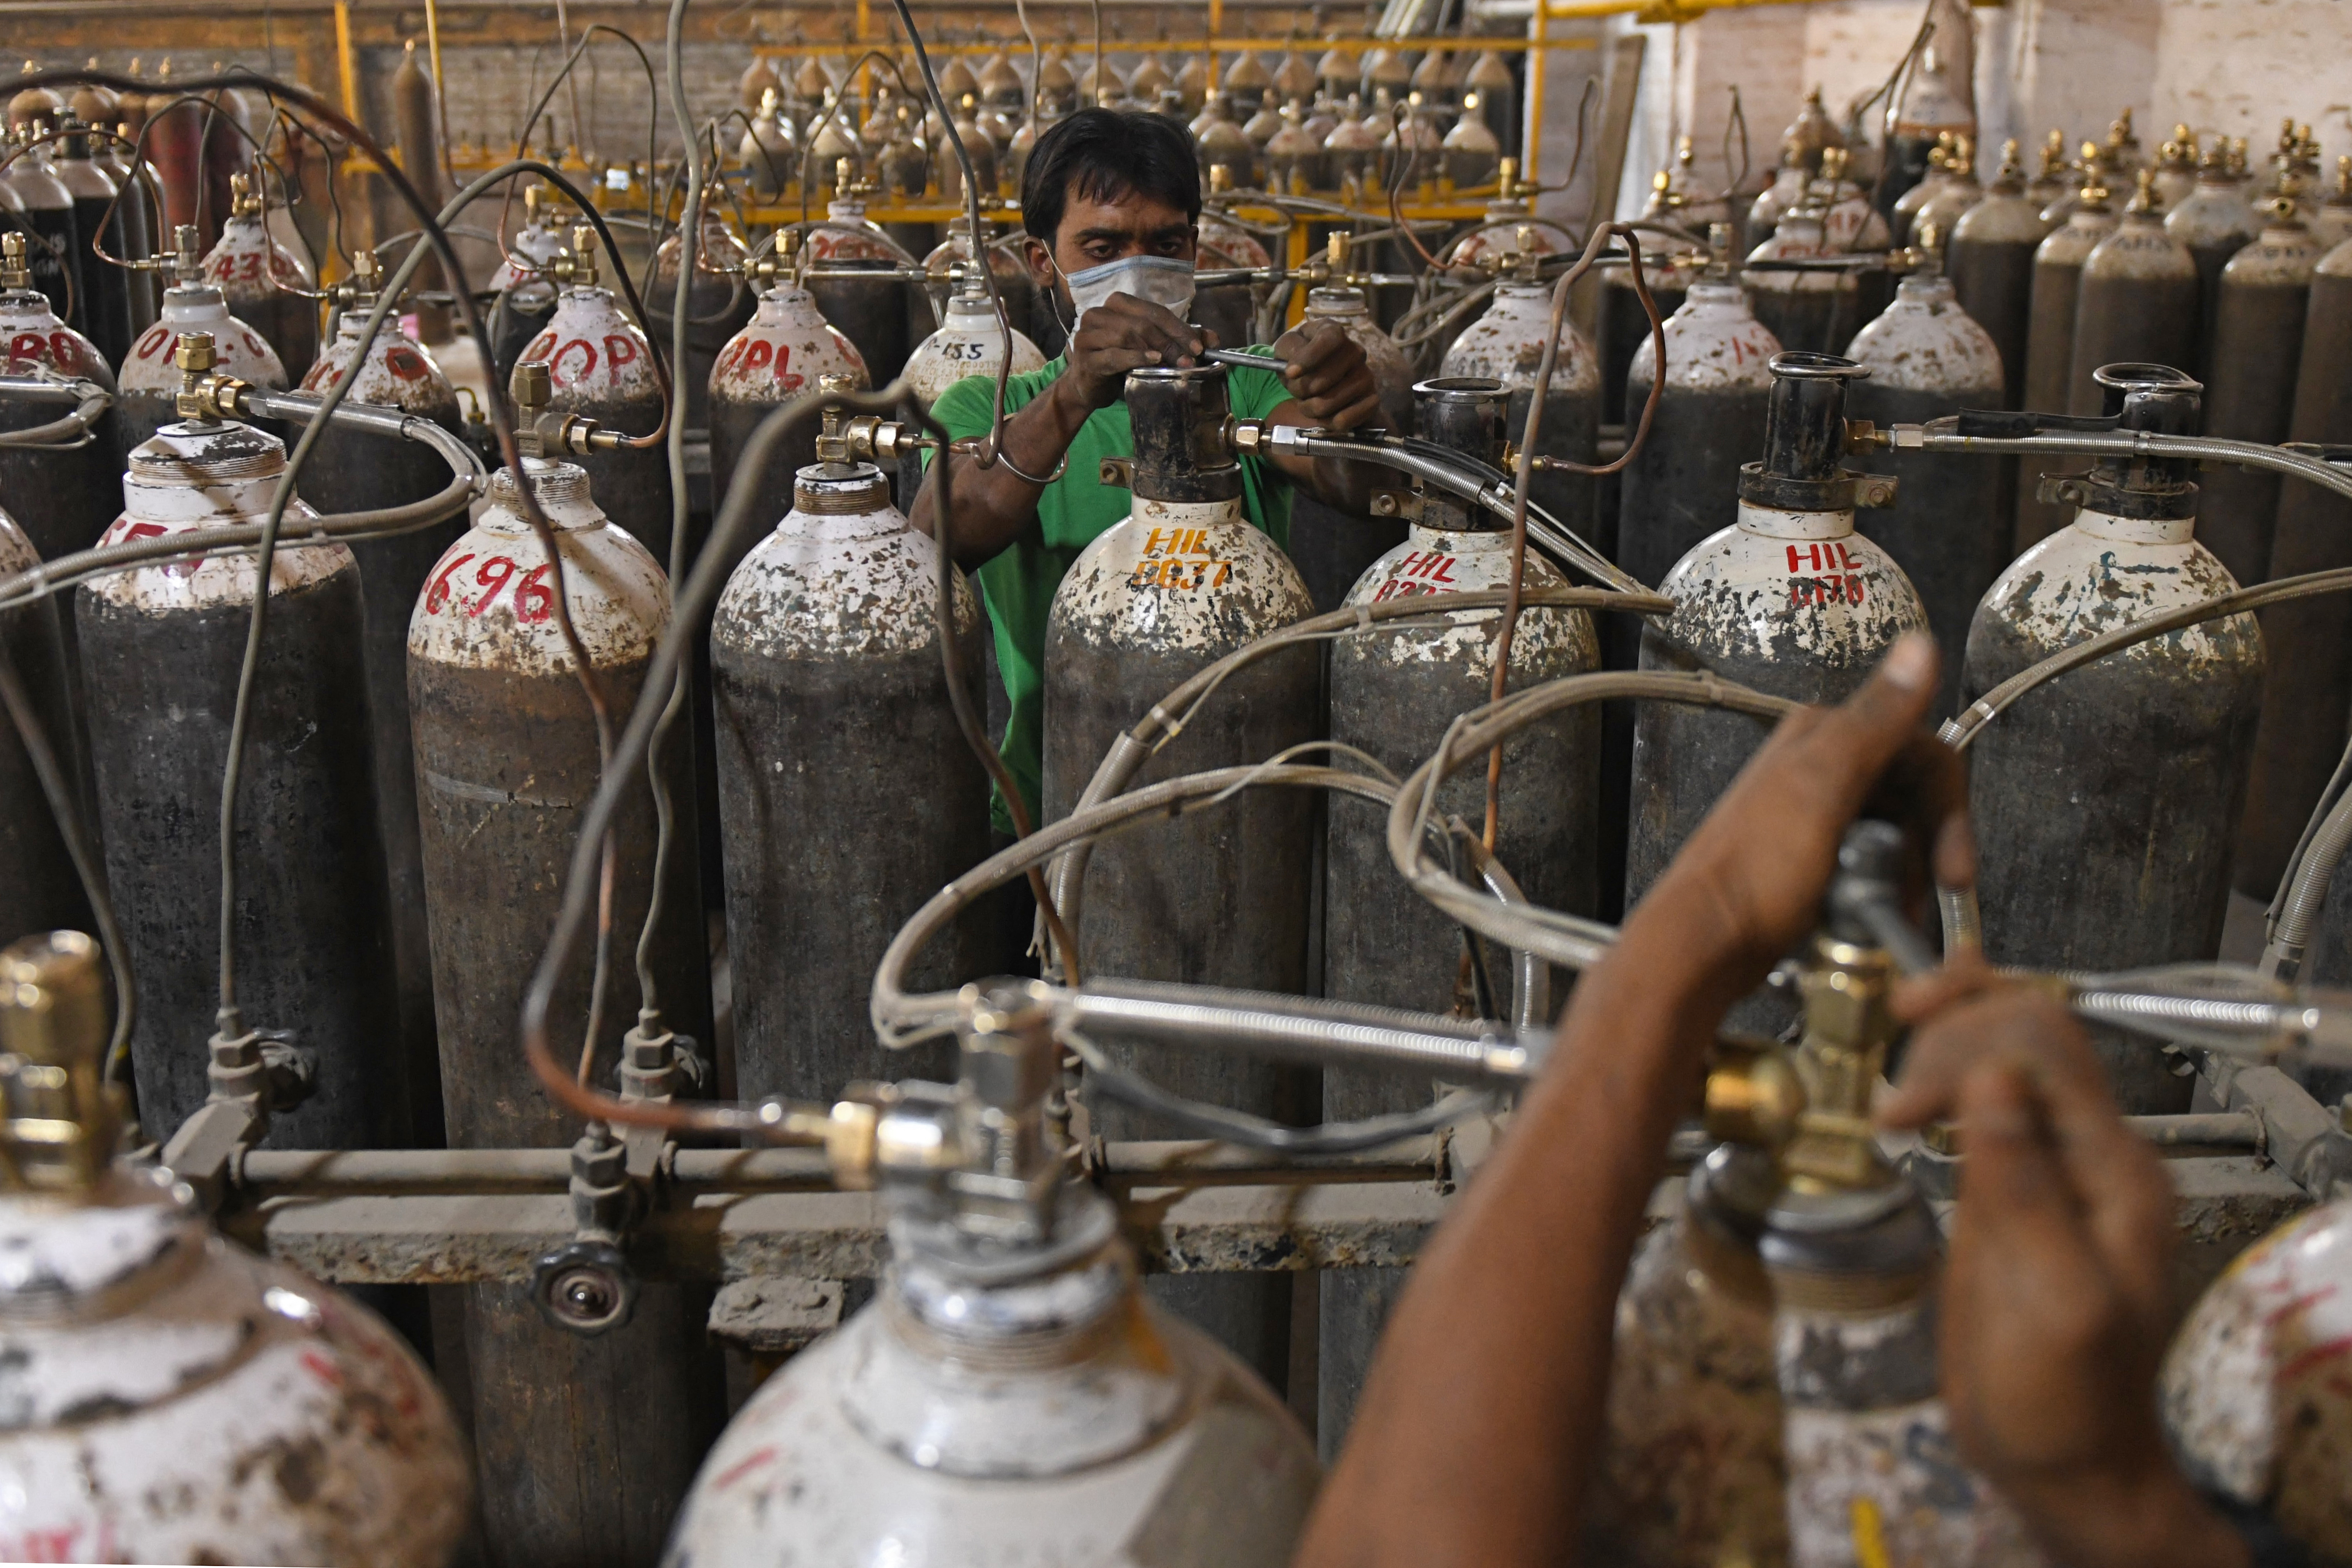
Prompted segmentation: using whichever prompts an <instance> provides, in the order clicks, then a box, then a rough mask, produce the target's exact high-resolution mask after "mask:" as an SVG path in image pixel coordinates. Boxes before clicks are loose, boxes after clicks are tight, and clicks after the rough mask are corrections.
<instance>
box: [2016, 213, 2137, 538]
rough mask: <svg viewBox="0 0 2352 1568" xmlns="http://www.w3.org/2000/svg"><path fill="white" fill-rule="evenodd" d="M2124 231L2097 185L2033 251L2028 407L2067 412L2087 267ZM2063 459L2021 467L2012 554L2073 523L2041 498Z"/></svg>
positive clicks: (2027, 357) (2028, 316) (2028, 323)
mask: <svg viewBox="0 0 2352 1568" xmlns="http://www.w3.org/2000/svg"><path fill="white" fill-rule="evenodd" d="M2115 226H2116V218H2115V215H2114V214H2113V213H2112V212H2110V211H2109V210H2108V208H2107V193H2106V188H2105V186H2103V185H2101V184H2098V183H2097V181H2096V180H2095V179H2094V180H2093V181H2092V182H2091V183H2090V184H2086V185H2084V187H2083V201H2082V204H2081V205H2078V206H2077V207H2075V208H2074V211H2073V212H2071V213H2069V214H2067V215H2066V221H2065V223H2064V224H2063V225H2062V226H2059V227H2057V228H2055V229H2053V230H2052V231H2051V233H2050V237H2048V238H2047V239H2044V240H2043V241H2042V243H2041V245H2040V246H2038V247H2035V249H2034V252H2033V288H2032V293H2031V295H2030V296H2029V300H2030V302H2029V304H2028V307H2027V310H2026V328H2025V393H2024V405H2025V406H2026V407H2028V408H2035V409H2040V410H2041V411H2042V412H2043V413H2045V414H2063V413H2065V412H2066V411H2067V406H2068V403H2069V401H2070V399H2071V396H2072V394H2073V390H2074V318H2075V305H2076V302H2077V301H2078V300H2080V299H2081V297H2082V292H2083V264H2084V262H2086V261H2088V260H2089V259H2090V258H2091V252H2092V251H2094V250H2095V249H2097V248H2098V247H2099V242H2100V241H2101V240H2103V239H2105V238H2106V237H2107V235H2108V234H2109V233H2110V232H2112V231H2113V230H2114V228H2115ZM2059 466H2060V465H2059V463H2058V462H2057V461H2056V460H2047V461H2037V460H2035V459H2032V458H2027V459H2026V460H2024V461H2023V462H2021V463H2020V464H2019V465H2018V472H2017V531H2016V534H2015V536H2014V537H2013V538H2012V539H2011V548H2012V549H2014V550H2017V551H2024V550H2026V549H2028V548H2030V547H2032V545H2034V544H2038V543H2040V542H2042V540H2043V539H2045V538H2047V537H2049V535H2050V534H2052V533H2053V532H2055V531H2057V530H2059V529H2061V528H2063V527H2064V526H2065V525H2066V509H2065V508H2063V507H2062V506H2056V505H2053V504H2051V503H2049V502H2046V501H2043V500H2041V499H2040V496H2041V484H2042V475H2043V474H2045V473H2050V472H2053V471H2055V470H2056V468H2058V467H2059Z"/></svg>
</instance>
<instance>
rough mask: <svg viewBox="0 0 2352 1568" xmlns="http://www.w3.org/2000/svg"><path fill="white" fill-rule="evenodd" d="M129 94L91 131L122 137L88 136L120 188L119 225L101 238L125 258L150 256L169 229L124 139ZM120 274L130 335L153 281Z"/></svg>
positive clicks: (145, 317)
mask: <svg viewBox="0 0 2352 1568" xmlns="http://www.w3.org/2000/svg"><path fill="white" fill-rule="evenodd" d="M135 96H136V95H135V94H126V95H125V97H124V99H123V100H122V102H121V105H120V106H118V108H117V110H116V112H117V113H118V114H121V115H122V119H121V120H120V121H116V120H108V121H105V122H103V123H100V124H96V125H95V126H94V129H95V130H97V131H100V132H109V131H110V132H115V133H116V135H118V136H120V137H122V138H124V140H121V141H115V140H111V139H110V138H108V137H106V136H103V135H94V136H92V137H91V139H90V150H89V153H90V162H91V163H96V164H97V165H98V166H99V167H100V169H102V170H104V171H105V173H106V176H107V178H109V179H110V180H112V181H113V182H114V184H115V186H116V188H118V189H119V190H121V192H122V205H121V206H119V207H117V208H115V211H114V221H115V224H116V225H117V227H113V228H109V229H108V230H107V231H106V235H105V239H106V248H107V250H108V251H109V252H110V253H111V254H113V255H116V256H120V257H121V258H124V259H125V260H135V259H137V258H142V257H148V256H152V255H155V254H156V253H157V252H158V251H159V250H161V249H162V247H163V244H164V241H165V239H166V237H168V236H169V235H170V232H171V231H170V230H168V229H166V228H164V227H163V224H162V221H161V218H160V216H159V215H158V213H157V212H156V209H155V204H154V202H153V201H152V199H151V198H150V196H149V195H148V187H147V185H146V184H145V183H144V182H143V181H142V179H141V178H140V176H141V175H142V174H145V175H147V176H148V177H149V178H152V176H153V174H154V171H153V170H152V168H149V167H148V166H147V164H146V163H145V161H144V160H133V159H132V157H131V141H130V139H131V138H135V137H136V136H137V135H138V132H136V131H134V130H131V129H130V120H129V116H128V113H127V112H126V111H127V110H128V107H129V104H130V100H131V98H132V97H135ZM123 278H124V288H125V289H127V290H128V292H129V294H130V296H131V336H132V337H134V338H136V337H137V336H138V335H139V334H140V333H141V332H142V331H146V330H147V327H148V326H149V324H150V323H152V321H154V320H155V310H156V301H155V286H154V284H153V282H152V279H151V277H150V275H149V274H148V273H145V272H127V273H125V274H124V275H123Z"/></svg>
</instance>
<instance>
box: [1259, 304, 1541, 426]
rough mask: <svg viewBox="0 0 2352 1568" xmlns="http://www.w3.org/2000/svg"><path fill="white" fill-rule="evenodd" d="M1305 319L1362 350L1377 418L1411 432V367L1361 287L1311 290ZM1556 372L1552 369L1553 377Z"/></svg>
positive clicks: (1388, 424)
mask: <svg viewBox="0 0 2352 1568" xmlns="http://www.w3.org/2000/svg"><path fill="white" fill-rule="evenodd" d="M1306 319H1307V321H1329V322H1331V323H1332V324H1333V325H1335V326H1337V327H1338V328H1339V330H1340V331H1343V332H1345V333H1347V334H1348V338H1349V342H1353V343H1354V344H1355V345H1356V346H1357V347H1358V348H1360V349H1361V350H1363V351H1364V362H1365V364H1366V365H1367V367H1368V368H1369V369H1370V371H1371V373H1372V384H1374V385H1375V386H1377V387H1378V388H1379V389H1380V395H1381V418H1382V419H1383V420H1385V421H1387V427H1388V429H1389V431H1390V432H1391V434H1393V435H1398V436H1410V435H1412V365H1410V364H1408V363H1406V362H1405V356H1404V351H1403V350H1402V349H1401V348H1399V347H1397V341H1396V340H1395V339H1394V338H1392V337H1391V336H1389V335H1388V333H1387V332H1385V331H1381V324H1380V322H1378V321H1374V320H1373V319H1372V312H1371V309H1370V306H1368V305H1367V304H1366V303H1365V302H1364V291H1363V290H1362V289H1328V288H1327V289H1309V290H1308V291H1307V315H1306ZM1556 375H1557V373H1556V372H1555V376H1556Z"/></svg>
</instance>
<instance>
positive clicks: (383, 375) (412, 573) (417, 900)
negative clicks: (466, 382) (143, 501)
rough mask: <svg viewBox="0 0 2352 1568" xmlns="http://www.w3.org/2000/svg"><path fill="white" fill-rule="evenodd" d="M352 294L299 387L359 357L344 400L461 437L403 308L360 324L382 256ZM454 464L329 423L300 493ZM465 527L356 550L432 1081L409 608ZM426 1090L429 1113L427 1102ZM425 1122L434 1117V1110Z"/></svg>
mask: <svg viewBox="0 0 2352 1568" xmlns="http://www.w3.org/2000/svg"><path fill="white" fill-rule="evenodd" d="M352 262H353V265H354V266H355V267H357V268H359V270H358V271H357V272H356V273H355V274H354V275H353V289H354V291H353V293H352V295H351V296H350V297H349V298H348V299H347V300H345V302H344V306H343V313H342V320H341V322H339V323H338V325H337V327H336V331H335V337H334V341H333V342H330V343H328V344H327V345H326V347H325V349H324V351H323V352H321V353H320V355H319V357H318V359H317V360H316V361H315V362H314V363H312V364H311V366H310V374H308V375H306V376H304V377H303V378H302V390H303V391H305V392H312V393H318V394H320V395H325V394H326V393H327V392H328V391H329V390H331V388H332V387H333V386H334V384H335V383H336V380H337V379H338V378H339V377H341V376H342V375H343V374H345V373H346V372H347V371H348V370H349V369H350V367H351V366H352V363H354V362H357V363H358V365H359V368H358V370H357V372H356V373H353V374H352V387H351V391H350V392H349V393H347V394H346V395H345V397H344V401H345V402H346V403H364V404H371V405H374V406H377V407H380V408H397V409H399V410H400V411H401V412H403V413H404V414H411V415H415V416H416V417H417V418H419V419H425V420H430V421H431V422H432V423H434V424H436V425H438V426H441V427H442V428H443V429H444V430H446V431H448V432H449V433H450V434H451V435H453V436H462V435H463V434H464V431H465V420H464V417H463V416H462V415H460V414H459V412H458V409H457V393H456V392H455V391H454V390H453V389H452V388H451V387H450V384H449V378H448V377H446V376H445V375H443V374H441V367H440V366H439V365H437V364H436V363H434V361H433V355H432V353H431V352H430V351H429V350H427V349H426V348H425V345H424V344H422V343H420V342H417V341H416V340H415V338H412V337H410V336H409V335H408V334H407V333H406V332H404V331H401V329H400V325H399V317H398V316H397V315H394V316H390V317H387V318H386V319H385V321H384V328H383V331H382V332H379V333H378V334H377V335H376V337H375V340H374V341H373V342H366V343H362V341H361V336H360V334H361V331H362V329H363V328H364V327H365V326H366V324H367V318H368V314H369V312H370V311H371V310H373V309H374V305H375V294H374V289H375V286H376V284H377V282H378V281H380V274H379V273H378V272H377V269H376V267H375V257H374V256H373V254H372V253H371V252H368V251H365V250H362V251H360V252H359V253H358V254H357V255H356V256H354V257H353V258H352ZM449 478H450V471H449V464H448V462H447V460H446V458H443V457H442V456H441V455H440V454H439V453H437V452H436V451H435V450H433V448H431V447H425V446H422V445H420V444H418V443H417V442H415V441H408V440H402V439H400V438H398V437H390V436H381V435H377V434H375V433H374V432H373V431H368V430H355V429H352V428H350V427H348V426H342V425H339V424H332V423H331V424H329V425H328V426H327V427H326V428H325V429H324V430H321V431H320V432H319V437H318V440H317V443H316V444H315V445H314V446H312V447H311V448H310V458H309V459H308V460H307V461H306V462H305V463H304V464H303V467H302V474H301V479H300V489H301V492H302V499H303V500H306V501H308V502H310V505H311V507H312V508H313V509H314V510H319V511H323V512H340V511H361V510H367V509H369V508H373V507H392V506H407V505H410V504H413V503H415V502H417V501H421V500H427V499H429V498H430V497H432V496H433V495H435V494H436V493H437V492H439V491H440V490H442V489H446V487H447V485H448V483H449ZM465 530H466V518H465V513H464V512H462V511H460V512H458V513H457V514H456V515H454V516H452V517H450V518H449V519H448V520H447V521H443V522H439V523H436V524H435V525H434V526H433V527H431V528H424V529H416V530H414V531H410V532H407V533H402V534H396V535H394V536H393V537H392V538H389V539H369V540H362V541H360V542H356V543H354V544H353V545H352V547H351V550H352V554H353V555H354V556H356V557H357V558H358V559H359V563H360V590H361V598H362V602H363V603H364V605H365V606H366V616H365V626H366V637H365V639H364V655H365V658H366V661H367V694H368V716H369V723H370V726H371V728H372V729H373V733H374V743H373V746H372V748H371V750H372V752H373V757H374V763H375V789H376V822H377V826H378V827H379V828H380V829H381V830H382V832H383V858H384V871H385V876H386V879H387V880H388V881H389V883H390V886H391V889H392V947H393V956H394V965H395V968H396V970H397V972H398V975H399V984H400V1010H401V1029H402V1032H403V1034H404V1036H405V1037H407V1042H408V1059H409V1061H410V1062H411V1064H412V1067H413V1068H415V1071H416V1074H417V1078H416V1081H417V1082H418V1083H419V1084H420V1085H421V1086H428V1087H429V1086H431V1085H432V1084H433V1083H434V1081H435V1075H434V1071H433V1067H432V1063H433V959H432V953H431V951H430V948H429V945H428V939H427V937H426V935H425V868H424V865H423V863H422V862H421V861H420V860H419V859H418V850H417V841H416V770H415V760H414V758H413V757H412V756H411V754H410V749H409V719H408V617H409V614H410V612H411V611H412V610H414V609H415V606H416V600H417V595H420V594H422V593H424V591H425V579H426V578H427V577H428V576H430V575H431V574H432V571H433V566H434V563H436V561H438V560H439V559H440V558H441V553H442V552H443V551H444V550H446V548H447V547H448V546H449V545H450V544H451V543H452V542H455V541H456V539H457V536H458V535H459V534H460V533H463V532H464V531H465ZM418 1110H419V1112H420V1114H424V1113H425V1112H426V1110H427V1108H426V1106H425V1103H424V1102H423V1101H422V1100H420V1103H419V1105H418ZM426 1120H427V1121H429V1116H427V1118H426Z"/></svg>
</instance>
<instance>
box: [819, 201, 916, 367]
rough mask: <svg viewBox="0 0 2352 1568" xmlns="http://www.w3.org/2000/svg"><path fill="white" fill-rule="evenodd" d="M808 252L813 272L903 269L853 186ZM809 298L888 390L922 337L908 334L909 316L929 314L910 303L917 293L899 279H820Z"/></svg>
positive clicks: (832, 208) (831, 208)
mask: <svg viewBox="0 0 2352 1568" xmlns="http://www.w3.org/2000/svg"><path fill="white" fill-rule="evenodd" d="M806 248H807V254H808V259H809V265H810V266H812V267H822V268H836V269H837V268H850V269H854V270H856V271H861V272H864V271H887V270H890V269H892V268H898V267H900V266H903V265H904V264H905V262H904V258H902V257H901V256H900V255H899V254H898V248H897V247H895V246H893V245H892V244H891V243H890V241H889V239H888V237H886V236H885V235H884V234H883V232H882V229H881V226H879V225H878V224H876V223H875V222H873V221H872V220H871V219H869V218H868V217H867V216H866V203H865V201H864V199H863V198H862V196H861V195H859V194H858V191H857V189H856V186H855V185H854V184H852V185H850V186H848V187H847V188H846V189H845V190H843V191H842V192H841V194H839V195H835V197H834V199H833V200H832V202H831V203H829V204H828V205H826V207H825V222H824V224H823V225H822V226H819V227H815V228H812V229H810V230H809V235H808V244H807V247H806ZM809 292H810V293H811V294H812V295H814V297H815V299H816V305H817V309H818V310H822V311H824V319H825V320H826V321H831V322H832V323H833V324H834V325H835V326H836V327H839V328H840V329H841V331H842V335H843V336H845V337H846V338H847V339H848V340H849V341H850V342H853V343H856V345H857V353H858V355H859V357H860V358H862V359H864V360H865V362H866V374H868V375H871V376H873V377H875V378H876V384H877V385H885V384H888V383H889V382H890V381H891V380H892V379H893V378H894V377H896V376H897V375H898V372H899V370H900V368H901V367H902V366H904V365H905V364H906V363H907V355H908V353H909V352H910V351H911V350H912V349H913V347H914V344H915V342H917V340H918V339H919V337H920V336H921V334H920V333H919V332H915V331H910V328H911V325H912V322H911V320H910V316H909V312H910V311H914V312H918V313H921V314H923V315H926V316H928V314H929V310H928V307H927V306H926V305H922V304H917V303H915V302H914V301H913V300H912V299H911V298H910V296H911V294H912V293H913V292H916V290H912V289H910V288H909V286H908V285H907V284H905V283H901V282H898V280H896V279H889V278H881V279H876V280H874V281H873V282H871V283H868V282H865V281H863V280H851V279H818V280H816V281H814V282H812V283H810V285H809Z"/></svg>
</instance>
